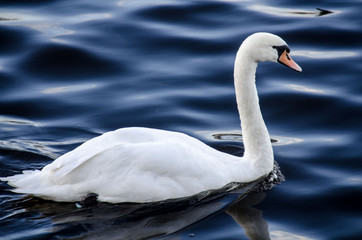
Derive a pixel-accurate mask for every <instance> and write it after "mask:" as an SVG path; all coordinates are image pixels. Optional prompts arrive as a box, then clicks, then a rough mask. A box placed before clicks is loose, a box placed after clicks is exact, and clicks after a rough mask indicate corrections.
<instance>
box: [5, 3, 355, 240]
mask: <svg viewBox="0 0 362 240" xmlns="http://www.w3.org/2000/svg"><path fill="white" fill-rule="evenodd" d="M317 7H319V8H323V9H328V10H331V11H333V12H332V13H330V14H320V11H318V10H316V8H317ZM361 11H362V5H361V1H358V0H353V1H328V2H326V1H303V2H300V3H299V2H296V1H285V0H284V1H283V0H280V1H272V2H270V1H248V0H247V1H232V0H224V1H221V0H220V1H216V0H215V1H206V0H205V1H181V0H179V1H176V0H175V1H163V0H159V1H157V0H149V1H133V0H120V1H113V0H110V1H92V0H73V1H70V0H53V1H46V0H36V1H25V0H12V1H6V0H5V1H1V2H0V20H1V21H0V36H1V37H0V176H8V175H13V174H16V173H20V172H21V171H22V170H29V169H40V168H42V167H43V166H45V165H46V164H48V163H50V162H52V160H53V159H54V158H56V157H57V156H59V155H61V154H63V153H65V152H67V151H70V150H72V149H73V148H75V147H76V146H78V145H79V144H80V143H82V142H84V141H86V140H88V139H90V138H92V137H94V136H97V135H99V134H101V133H103V132H106V131H110V130H113V129H117V128H121V127H128V126H145V127H153V128H161V129H168V130H174V131H180V132H184V133H187V134H189V135H192V136H194V137H196V138H198V139H201V140H202V141H204V142H206V143H208V144H209V145H211V146H213V147H215V148H217V149H221V150H223V151H227V152H230V153H232V154H236V155H240V154H242V148H241V147H242V142H241V141H240V138H239V137H238V136H237V135H232V134H238V133H240V123H239V118H238V114H237V110H236V103H235V94H234V87H233V61H234V57H235V53H236V51H237V49H238V47H239V45H240V43H241V42H242V40H243V39H244V38H246V37H247V36H248V35H250V34H252V33H254V32H258V31H267V32H272V33H275V34H278V35H280V36H281V37H282V38H283V39H284V40H286V41H287V42H288V43H289V45H290V47H291V49H292V52H291V55H292V56H293V58H294V60H295V61H296V62H297V63H299V64H300V65H301V66H302V68H303V73H301V74H299V73H296V72H294V71H291V70H290V69H287V68H285V67H283V66H281V65H276V64H274V63H263V64H260V66H259V68H258V72H257V85H258V90H259V95H260V104H261V108H262V112H263V115H264V119H265V121H266V124H267V126H268V129H269V131H270V134H271V136H272V138H273V139H276V140H277V141H276V142H275V143H274V152H275V159H276V160H277V161H278V162H279V165H280V167H281V171H282V172H283V174H284V175H285V177H286V181H285V182H283V183H282V184H281V185H278V186H275V187H274V188H273V189H271V190H269V191H267V192H266V193H265V194H258V195H253V196H250V198H247V199H244V200H243V201H242V202H240V203H239V204H238V205H236V206H233V207H232V208H230V209H228V210H226V211H224V210H223V209H224V207H225V206H226V205H227V203H228V202H230V201H231V200H232V199H233V198H232V197H235V195H232V196H228V197H226V198H220V199H212V200H210V201H207V202H206V203H204V204H201V205H196V206H195V205H194V206H192V207H190V206H179V205H177V207H175V206H174V207H172V206H171V207H170V206H168V207H166V208H162V206H161V207H160V208H156V210H155V209H154V208H152V211H151V210H149V208H147V207H146V208H141V209H140V207H139V206H137V205H120V206H113V205H107V204H105V205H104V206H99V207H96V208H90V209H89V208H77V207H76V206H75V205H74V204H59V203H54V202H43V201H41V200H36V199H24V198H23V196H21V195H18V194H14V193H11V192H9V189H10V187H9V186H8V185H7V184H6V183H3V182H1V183H0V223H1V224H0V238H1V239H142V238H150V237H152V236H153V237H156V236H161V235H163V236H164V234H167V235H166V236H164V237H163V239H269V236H270V237H271V239H283V240H284V239H298V240H311V239H361V238H362V208H361V202H362V145H361V144H362V124H361V123H362V79H361V76H362V75H361V69H362V44H361V43H362V31H361V26H362V18H361V16H360V13H361ZM215 134H217V135H215ZM218 134H219V135H218ZM220 134H221V135H220ZM215 136H221V137H215ZM211 213H213V214H211ZM210 214H211V215H210ZM206 216H209V217H207V218H205V217H206ZM251 225H252V226H257V227H256V228H254V230H253V229H250V227H248V226H251ZM255 229H257V231H255ZM256 232H257V233H256ZM253 234H254V235H253ZM255 234H259V236H258V237H256V235H255Z"/></svg>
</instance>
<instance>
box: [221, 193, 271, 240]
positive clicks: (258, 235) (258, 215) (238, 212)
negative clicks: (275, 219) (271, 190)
mask: <svg viewBox="0 0 362 240" xmlns="http://www.w3.org/2000/svg"><path fill="white" fill-rule="evenodd" d="M265 196H266V194H265V193H256V194H252V195H250V196H248V197H246V198H245V199H242V200H241V201H239V202H237V203H235V204H233V205H232V206H231V207H229V208H228V209H227V210H226V213H228V214H229V215H230V216H231V217H232V218H233V219H234V220H235V222H237V223H238V224H239V225H240V226H241V227H242V228H243V229H244V232H245V234H246V236H247V237H248V239H250V240H269V239H270V234H269V227H268V223H267V222H266V220H265V219H263V217H262V211H261V210H259V209H256V208H253V207H252V206H254V205H256V204H258V203H259V202H261V201H262V200H263V199H264V197H265Z"/></svg>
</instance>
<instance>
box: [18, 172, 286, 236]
mask: <svg viewBox="0 0 362 240" xmlns="http://www.w3.org/2000/svg"><path fill="white" fill-rule="evenodd" d="M277 171H279V169H277ZM278 173H280V172H278ZM273 174H274V175H275V174H276V173H275V172H274V173H273ZM270 179H272V180H273V181H274V182H270ZM279 180H280V178H270V176H269V178H267V180H266V179H265V178H263V179H259V180H257V181H254V182H251V183H247V184H235V183H233V184H229V185H228V186H226V187H225V188H223V189H219V190H216V191H212V192H205V193H202V194H198V195H195V196H193V197H190V198H184V199H177V200H168V201H164V202H160V203H150V204H131V203H129V204H107V203H97V204H96V205H93V206H89V207H81V208H79V207H77V206H76V205H75V204H74V203H56V202H51V201H44V200H41V199H33V198H31V199H29V200H24V202H23V204H27V206H26V208H27V210H28V211H35V212H37V213H40V216H39V218H41V219H43V220H44V219H48V220H50V221H51V223H52V224H51V225H52V228H51V231H50V233H49V234H50V235H51V237H52V238H60V239H108V240H112V239H150V238H151V239H178V234H179V233H180V231H181V230H183V229H185V228H187V227H189V226H191V225H193V224H195V223H197V222H200V221H201V220H203V219H205V218H206V217H208V216H210V215H213V214H217V213H219V212H220V211H225V209H227V208H228V207H229V208H228V209H227V213H228V214H230V215H231V216H232V217H233V218H234V219H235V221H236V222H238V223H239V224H240V225H241V226H242V227H243V228H244V229H245V232H246V234H247V235H248V236H249V238H250V239H269V234H268V232H267V230H268V227H267V224H266V222H265V221H264V220H262V218H261V212H260V211H259V210H256V209H252V208H251V207H250V206H251V205H253V204H254V203H255V202H258V201H260V196H263V195H261V194H260V193H254V192H255V191H256V190H264V189H265V188H266V185H267V184H266V183H268V184H269V186H268V188H270V187H271V186H272V185H274V184H275V183H276V182H277V181H279ZM256 200H257V201H256ZM236 201H238V202H237V204H235V205H233V206H231V207H230V205H231V204H233V203H235V202H236Z"/></svg>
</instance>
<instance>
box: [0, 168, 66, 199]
mask: <svg viewBox="0 0 362 240" xmlns="http://www.w3.org/2000/svg"><path fill="white" fill-rule="evenodd" d="M0 181H4V182H8V184H9V185H10V186H12V187H14V189H11V191H12V192H15V193H22V194H29V195H33V196H36V197H40V198H43V199H48V200H55V199H57V201H69V200H71V199H69V196H70V195H71V192H70V189H68V186H62V185H58V184H56V183H54V182H52V181H50V180H49V179H48V178H46V177H45V176H44V173H43V172H42V171H40V170H34V171H23V173H22V174H17V175H14V176H9V177H2V178H0Z"/></svg>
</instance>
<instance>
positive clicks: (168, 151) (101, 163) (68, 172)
mask: <svg viewBox="0 0 362 240" xmlns="http://www.w3.org/2000/svg"><path fill="white" fill-rule="evenodd" d="M289 51H290V50H289V47H288V45H287V44H286V43H285V41H284V40H282V39H281V38H280V37H278V36H276V35H273V34H270V33H256V34H253V35H251V36H249V37H248V38H247V39H246V40H245V41H244V42H243V43H242V44H241V46H240V48H239V51H238V52H237V55H236V60H235V66H234V67H235V69H234V80H235V89H236V98H237V106H238V110H239V114H240V119H241V127H242V134H243V138H244V147H245V153H244V156H243V157H236V156H232V155H229V154H226V153H223V152H219V151H217V150H215V149H213V148H211V147H209V146H207V145H206V144H204V143H202V142H200V141H199V140H197V139H195V138H192V137H190V136H187V135H185V134H182V133H178V132H170V131H164V130H156V129H150V128H139V127H137V128H122V129H118V130H116V131H112V132H107V133H105V134H103V135H101V136H99V137H95V138H93V139H91V140H89V141H87V142H85V143H83V144H82V145H80V146H79V147H77V148H76V149H74V150H73V151H71V152H68V153H66V154H64V155H63V156H61V157H59V158H58V159H56V160H55V161H54V162H53V163H51V164H49V165H47V166H45V167H44V168H43V169H42V170H35V171H24V172H23V173H22V174H19V175H15V176H10V177H6V178H1V179H0V180H2V181H8V183H9V184H10V185H11V186H14V187H15V189H13V190H12V191H14V192H17V193H26V194H31V195H35V196H38V197H41V198H44V199H50V200H54V201H67V202H71V201H81V200H82V199H83V198H84V197H85V196H86V195H87V194H89V193H96V194H98V200H99V201H103V202H110V203H118V202H154V201H161V200H166V199H172V198H180V197H186V196H190V195H193V194H197V193H199V192H202V191H205V190H210V189H218V188H221V187H223V186H224V185H226V184H228V183H230V182H249V181H253V180H255V179H257V178H259V177H261V176H263V175H266V174H268V173H269V172H270V171H272V169H273V161H274V158H273V150H272V146H271V142H270V137H269V133H268V130H267V128H266V126H265V124H264V121H263V117H262V114H261V112H260V107H259V99H258V95H257V90H256V85H255V72H256V68H257V65H258V62H262V61H272V62H280V63H282V64H284V65H286V66H289V67H290V68H292V69H294V70H296V71H299V72H301V71H302V69H301V68H300V67H299V66H298V65H297V64H296V63H295V62H294V61H293V60H292V59H291V58H290V56H289Z"/></svg>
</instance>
